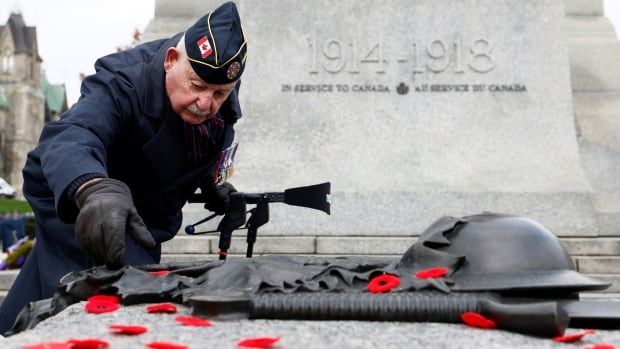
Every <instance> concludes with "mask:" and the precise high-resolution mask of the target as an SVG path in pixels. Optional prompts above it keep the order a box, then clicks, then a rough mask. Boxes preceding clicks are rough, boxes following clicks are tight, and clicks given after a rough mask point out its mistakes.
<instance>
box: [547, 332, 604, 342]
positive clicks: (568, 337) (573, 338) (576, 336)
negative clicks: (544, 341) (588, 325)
mask: <svg viewBox="0 0 620 349" xmlns="http://www.w3.org/2000/svg"><path fill="white" fill-rule="evenodd" d="M592 333H594V330H585V331H581V332H577V333H570V334H565V335H563V336H557V337H554V338H553V340H554V341H556V342H562V343H572V342H578V341H580V340H581V339H582V338H583V337H585V336H587V335H589V334H592Z"/></svg>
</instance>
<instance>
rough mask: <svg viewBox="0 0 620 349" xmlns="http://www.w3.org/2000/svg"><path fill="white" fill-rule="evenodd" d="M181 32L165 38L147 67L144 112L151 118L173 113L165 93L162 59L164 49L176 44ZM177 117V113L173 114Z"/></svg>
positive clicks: (164, 52) (163, 116) (164, 54)
mask: <svg viewBox="0 0 620 349" xmlns="http://www.w3.org/2000/svg"><path fill="white" fill-rule="evenodd" d="M181 36H183V33H178V34H176V35H175V36H173V37H171V38H170V39H168V40H165V41H164V42H163V43H162V45H161V46H160V47H159V49H157V52H156V53H155V55H153V59H152V60H151V62H150V63H149V67H148V79H147V87H146V88H147V90H146V94H145V96H144V109H143V110H144V113H145V114H146V115H147V116H149V117H152V118H157V119H163V118H165V116H166V114H168V113H173V112H172V108H171V107H170V99H169V98H168V95H167V94H166V81H165V76H166V73H165V71H164V60H165V58H166V51H167V50H168V48H170V47H174V46H176V45H177V43H178V42H179V40H180V39H181ZM173 114H174V113H173ZM175 116H176V117H178V116H177V115H175Z"/></svg>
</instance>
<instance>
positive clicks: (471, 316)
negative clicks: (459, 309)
mask: <svg viewBox="0 0 620 349" xmlns="http://www.w3.org/2000/svg"><path fill="white" fill-rule="evenodd" d="M461 320H463V322H464V323H465V325H467V326H471V327H477V328H484V329H494V328H497V325H496V324H495V322H494V321H493V320H491V319H487V318H485V317H484V316H482V315H480V314H478V313H474V312H467V313H463V314H461Z"/></svg>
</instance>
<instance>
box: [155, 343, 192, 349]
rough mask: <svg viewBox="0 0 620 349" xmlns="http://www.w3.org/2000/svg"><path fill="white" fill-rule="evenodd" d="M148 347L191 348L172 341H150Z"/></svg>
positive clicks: (157, 348)
mask: <svg viewBox="0 0 620 349" xmlns="http://www.w3.org/2000/svg"><path fill="white" fill-rule="evenodd" d="M146 347H147V348H151V349H189V347H188V346H187V345H184V344H178V343H172V342H149V343H146Z"/></svg>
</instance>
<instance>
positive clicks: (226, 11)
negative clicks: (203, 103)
mask: <svg viewBox="0 0 620 349" xmlns="http://www.w3.org/2000/svg"><path fill="white" fill-rule="evenodd" d="M185 50H186V51H187V57H188V59H189V61H190V64H191V65H192V68H193V69H194V71H195V72H196V74H198V76H199V77H200V78H201V79H202V80H203V81H205V82H207V83H211V84H228V83H231V82H234V81H237V80H238V79H239V77H240V76H241V74H242V73H243V69H244V68H245V59H246V54H247V53H246V51H247V44H246V41H245V36H244V35H243V29H242V28H241V19H240V18H239V13H238V12H237V6H235V4H234V3H232V2H226V3H224V4H222V5H221V6H220V7H218V8H217V9H215V10H214V11H212V12H210V13H207V14H206V15H204V16H203V17H202V18H200V19H199V20H198V21H197V22H196V23H194V24H193V25H192V26H191V27H189V29H187V31H186V32H185Z"/></svg>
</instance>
